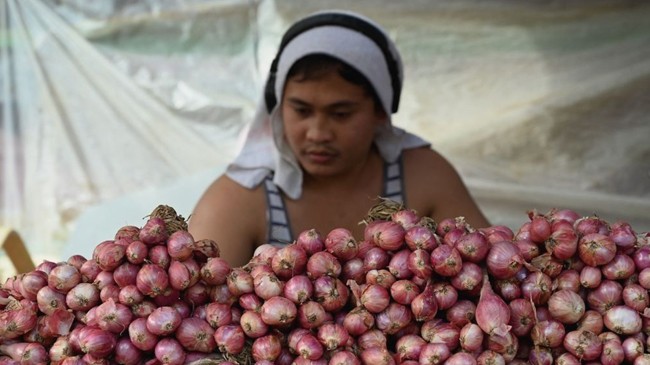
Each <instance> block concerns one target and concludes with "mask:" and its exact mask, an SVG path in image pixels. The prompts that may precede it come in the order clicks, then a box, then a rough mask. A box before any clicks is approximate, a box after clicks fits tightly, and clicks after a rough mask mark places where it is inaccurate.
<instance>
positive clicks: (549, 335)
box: [530, 319, 565, 348]
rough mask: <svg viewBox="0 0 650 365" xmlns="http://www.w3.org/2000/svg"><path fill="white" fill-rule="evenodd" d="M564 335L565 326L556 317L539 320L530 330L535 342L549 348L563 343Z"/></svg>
mask: <svg viewBox="0 0 650 365" xmlns="http://www.w3.org/2000/svg"><path fill="white" fill-rule="evenodd" d="M564 335H565V330H564V326H563V325H562V323H560V322H559V321H556V320H554V319H551V320H547V321H539V322H537V323H536V324H535V325H534V326H533V328H532V329H531V331H530V338H531V339H532V341H533V344H535V345H536V346H544V347H549V348H550V347H557V346H560V345H562V341H563V340H564Z"/></svg>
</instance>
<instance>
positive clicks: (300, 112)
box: [293, 108, 309, 117]
mask: <svg viewBox="0 0 650 365" xmlns="http://www.w3.org/2000/svg"><path fill="white" fill-rule="evenodd" d="M293 111H294V113H296V114H297V115H300V116H303V117H304V116H307V115H309V109H307V108H293Z"/></svg>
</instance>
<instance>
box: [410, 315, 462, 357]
mask: <svg viewBox="0 0 650 365" xmlns="http://www.w3.org/2000/svg"><path fill="white" fill-rule="evenodd" d="M420 334H421V336H422V338H424V339H425V340H426V341H427V342H429V343H444V344H445V345H446V346H447V347H448V348H449V349H450V350H454V349H456V348H457V347H458V345H459V338H460V329H459V328H458V327H456V326H454V325H453V324H451V323H447V322H444V321H443V320H441V319H434V320H431V321H427V322H424V323H423V324H422V328H421V329H420Z"/></svg>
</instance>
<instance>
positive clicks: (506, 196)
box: [0, 0, 650, 257]
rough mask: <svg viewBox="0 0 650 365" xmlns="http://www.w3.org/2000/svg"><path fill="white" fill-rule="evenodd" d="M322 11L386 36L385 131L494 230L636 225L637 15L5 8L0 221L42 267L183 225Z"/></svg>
mask: <svg viewBox="0 0 650 365" xmlns="http://www.w3.org/2000/svg"><path fill="white" fill-rule="evenodd" d="M324 8H347V9H351V10H356V11H360V12H362V13H364V14H366V15H368V16H370V17H372V18H374V19H376V20H377V21H378V22H379V23H381V24H383V25H384V26H385V27H386V28H387V29H389V31H390V33H391V35H392V36H393V37H394V38H395V39H396V41H397V44H398V47H399V48H400V50H401V52H402V55H403V58H404V61H405V64H406V82H405V89H404V92H403V96H402V104H401V107H400V112H399V114H398V115H397V117H396V118H395V121H396V123H397V124H398V125H400V126H402V127H404V128H407V129H409V130H411V131H413V132H416V133H419V134H421V135H422V136H424V137H425V138H427V139H428V140H430V141H431V142H432V143H433V145H434V146H435V148H436V149H438V150H439V151H440V152H442V153H443V154H444V155H445V156H447V157H448V158H449V159H450V160H451V161H452V162H453V163H454V164H455V165H456V167H457V168H458V169H459V170H460V172H461V174H462V175H463V177H464V178H465V179H466V182H467V183H468V185H469V187H470V189H471V191H472V193H473V194H474V195H475V197H476V198H477V199H478V201H479V203H480V204H481V207H482V208H483V209H484V211H485V212H486V213H487V215H488V217H489V219H490V220H491V221H492V222H493V223H494V224H507V225H510V226H511V227H513V228H516V227H517V226H518V225H520V224H522V223H523V222H524V220H525V219H526V216H525V213H526V211H527V210H530V209H538V210H540V211H544V210H546V209H550V208H551V207H561V208H573V209H576V210H578V211H579V212H580V213H582V214H584V215H587V214H593V213H596V214H598V215H600V216H602V217H604V218H607V219H625V220H628V221H630V222H631V223H632V225H633V227H634V228H636V229H637V230H640V231H641V230H643V231H646V230H650V143H648V139H649V138H650V22H648V21H647V19H649V18H650V5H648V4H646V3H644V2H633V1H628V2H622V1H613V0H612V1H604V0H603V1H586V0H585V1H571V2H527V3H525V4H524V3H519V2H512V1H490V2H484V1H442V0H441V1H407V2H394V1H388V0H386V1H382V0H372V1H371V0H360V1H355V2H353V3H350V2H348V1H342V0H341V1H332V0H327V1H323V0H318V1H303V0H301V1H298V0H278V1H270V0H261V1H244V0H241V1H235V0H231V1H225V0H194V1H190V0H187V1H172V0H147V1H145V0H133V1H118V0H105V1H85V0H84V1H81V0H76V1H73V0H59V1H55V0H7V1H5V2H3V5H2V9H1V11H2V18H1V21H2V32H3V35H4V36H3V40H4V41H3V44H2V53H1V54H0V57H1V58H0V59H1V60H2V63H1V64H0V66H1V67H2V73H1V75H2V76H1V80H2V84H1V86H2V88H1V92H2V94H0V95H2V105H3V107H2V113H3V114H2V124H0V143H1V146H2V147H1V148H0V168H1V169H2V170H1V171H2V176H1V179H0V193H1V194H2V195H1V199H0V224H4V225H7V224H8V225H11V226H14V227H16V228H17V229H18V230H19V231H20V232H21V234H22V235H23V236H24V237H25V238H26V241H27V242H28V246H29V247H30V249H31V250H32V252H35V253H37V257H38V255H40V254H42V255H46V254H45V253H43V252H46V253H47V254H51V255H57V254H60V253H61V252H65V253H66V254H67V253H70V252H80V251H79V250H80V247H82V246H84V245H85V246H86V247H89V246H94V245H95V244H96V243H97V241H98V240H100V239H102V238H106V237H107V235H110V234H112V233H114V230H115V229H116V228H118V226H116V224H118V223H119V224H127V223H134V222H133V221H129V220H128V219H129V218H130V217H131V216H133V217H135V216H137V217H141V216H142V213H143V212H144V213H147V210H146V209H151V208H153V206H151V207H149V206H147V205H146V204H145V203H147V204H148V203H151V202H154V201H160V202H163V203H164V202H166V201H169V200H170V199H172V197H173V198H174V199H178V200H180V201H183V209H187V210H186V211H182V213H183V214H185V215H187V214H189V211H188V210H189V209H191V208H190V207H191V206H192V205H193V204H194V202H195V200H196V199H197V198H198V195H199V194H200V193H201V191H202V189H203V188H205V186H207V184H209V182H210V181H211V180H212V179H213V178H214V177H215V175H216V174H217V173H218V172H219V171H220V168H222V167H223V164H224V163H225V162H226V161H228V160H229V159H230V157H231V156H232V155H233V154H234V153H235V152H236V145H237V138H238V137H237V136H238V134H239V131H240V130H241V128H242V127H243V126H244V125H245V123H246V122H247V121H248V118H249V117H250V115H251V113H252V111H253V107H254V105H255V103H256V102H257V97H258V96H259V91H260V88H261V85H262V81H263V80H264V77H265V75H266V70H267V68H268V64H269V63H270V61H271V59H272V57H273V56H274V52H275V47H276V46H277V44H278V42H279V37H280V36H281V34H282V32H283V31H284V30H285V29H286V27H288V26H289V24H290V23H291V22H292V21H293V20H294V19H296V18H298V17H300V16H303V15H305V14H307V13H310V12H313V11H315V10H319V9H324ZM432 188H435V187H432ZM143 206H144V208H143ZM129 207H133V208H132V209H129ZM136 207H137V208H136ZM109 223H110V224H109ZM135 223H137V222H135ZM80 232H81V233H80ZM51 243H53V244H52V245H50V244H51ZM48 247H49V248H48ZM43 248H46V249H45V250H43ZM66 250H67V251H66Z"/></svg>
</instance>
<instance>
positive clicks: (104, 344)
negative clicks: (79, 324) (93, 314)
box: [79, 327, 117, 358]
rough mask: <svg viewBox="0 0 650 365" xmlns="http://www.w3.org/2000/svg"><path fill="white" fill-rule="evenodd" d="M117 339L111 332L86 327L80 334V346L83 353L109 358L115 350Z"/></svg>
mask: <svg viewBox="0 0 650 365" xmlns="http://www.w3.org/2000/svg"><path fill="white" fill-rule="evenodd" d="M116 344H117V339H116V338H115V335H114V334H112V333H111V332H108V331H105V330H102V329H99V328H95V327H84V328H82V329H81V332H79V346H80V348H81V351H83V352H84V353H86V354H90V355H92V356H94V357H98V358H102V357H107V356H108V355H110V354H111V353H112V352H113V349H115V345H116Z"/></svg>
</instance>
